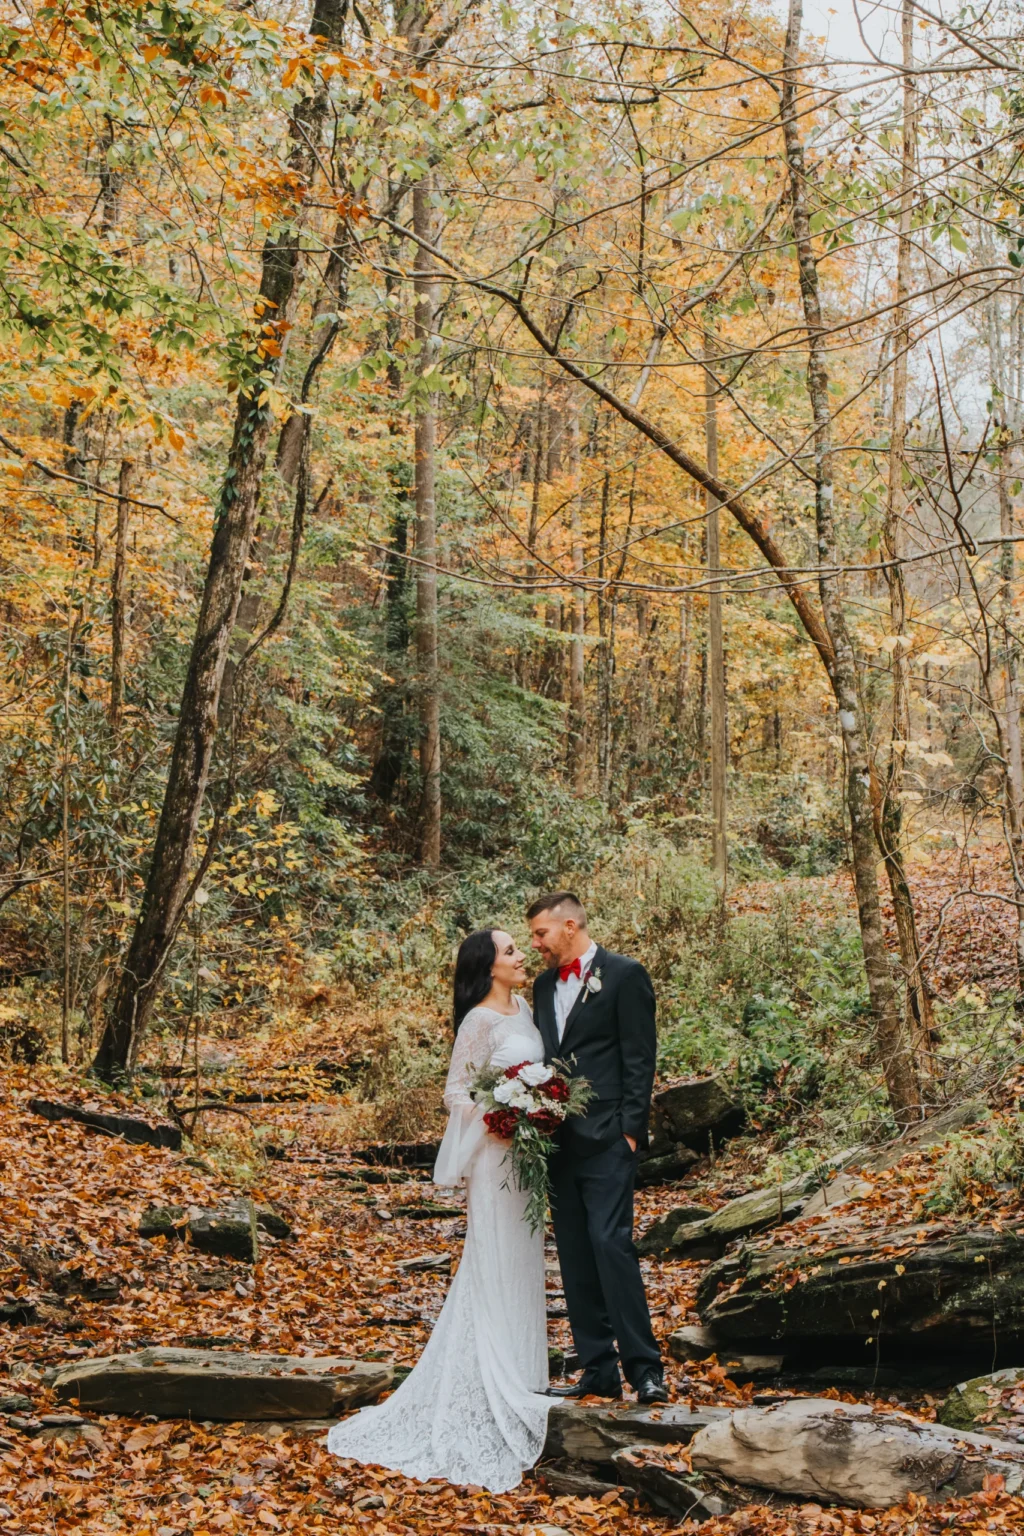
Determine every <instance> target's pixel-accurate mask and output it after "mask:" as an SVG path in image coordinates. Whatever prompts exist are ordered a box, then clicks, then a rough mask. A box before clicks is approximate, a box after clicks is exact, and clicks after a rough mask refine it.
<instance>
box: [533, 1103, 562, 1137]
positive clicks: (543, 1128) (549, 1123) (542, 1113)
mask: <svg viewBox="0 0 1024 1536" xmlns="http://www.w3.org/2000/svg"><path fill="white" fill-rule="evenodd" d="M526 1118H527V1119H528V1120H529V1121H530V1123H531V1125H535V1126H536V1127H537V1129H538V1131H540V1133H541V1135H542V1136H553V1135H554V1134H555V1132H556V1131H557V1130H558V1127H559V1126H560V1125H561V1123H562V1122H561V1120H559V1118H558V1116H557V1115H550V1114H548V1112H547V1110H545V1109H535V1110H534V1111H533V1113H532V1115H527V1117H526Z"/></svg>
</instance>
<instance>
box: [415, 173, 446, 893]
mask: <svg viewBox="0 0 1024 1536" xmlns="http://www.w3.org/2000/svg"><path fill="white" fill-rule="evenodd" d="M433 185H434V178H433V176H432V175H427V176H425V177H424V178H423V179H422V180H421V181H419V182H417V184H416V186H415V187H414V189H413V194H412V201H413V214H412V219H413V229H414V230H415V232H416V234H417V235H419V236H420V237H422V238H424V239H427V240H432V239H433V230H432V225H433V222H434V220H433V210H432V208H431V193H432V190H433ZM434 267H435V261H434V258H433V257H432V256H431V255H430V254H429V253H428V252H427V251H426V250H425V249H424V247H423V246H422V245H417V247H416V263H415V269H414V270H415V277H414V286H415V290H416V317H415V335H416V340H417V343H418V345H419V373H420V379H421V381H424V382H425V384H426V389H425V392H424V393H421V394H419V395H418V396H417V404H416V449H415V454H416V558H417V562H418V564H417V567H416V658H417V663H418V670H419V678H418V686H419V707H420V782H421V792H422V800H421V807H420V858H421V859H422V861H423V863H424V864H427V865H431V866H435V865H437V864H440V862H441V697H440V669H439V665H438V635H437V504H436V500H435V488H434V466H435V455H436V448H437V443H436V437H437V403H436V395H435V394H434V392H433V391H432V390H431V388H430V384H429V373H430V371H431V369H432V368H433V366H434V363H435V360H436V355H437V335H436V324H437V283H436V281H435V279H434V277H433V276H432V273H433V270H434ZM421 388H422V385H421Z"/></svg>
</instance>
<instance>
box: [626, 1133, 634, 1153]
mask: <svg viewBox="0 0 1024 1536" xmlns="http://www.w3.org/2000/svg"><path fill="white" fill-rule="evenodd" d="M625 1140H626V1146H627V1147H628V1148H629V1150H630V1151H631V1152H635V1151H636V1137H635V1136H627V1137H626V1138H625Z"/></svg>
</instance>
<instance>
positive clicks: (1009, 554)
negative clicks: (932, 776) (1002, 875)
mask: <svg viewBox="0 0 1024 1536" xmlns="http://www.w3.org/2000/svg"><path fill="white" fill-rule="evenodd" d="M1001 436H1002V441H1001V442H1000V446H999V471H998V473H999V534H1000V537H1001V538H1002V540H1003V543H1002V546H1001V548H1000V554H999V610H1000V611H999V627H1000V629H1001V631H1002V636H1001V638H1002V645H1001V647H1000V649H1001V650H1002V653H1003V654H1002V661H1003V714H1004V719H1005V727H1004V731H1005V738H1006V757H1007V764H1006V810H1007V820H1008V821H1009V824H1010V838H1011V844H1012V848H1013V874H1014V887H1015V889H1014V895H1015V896H1016V898H1017V990H1018V992H1019V993H1020V994H1021V996H1024V757H1022V752H1021V737H1020V702H1021V701H1020V684H1019V680H1018V676H1017V671H1018V654H1017V640H1016V636H1015V634H1014V612H1013V584H1014V580H1015V578H1016V564H1017V561H1016V555H1015V553H1014V550H1015V546H1014V543H1013V537H1014V534H1015V532H1016V529H1015V527H1014V516H1013V503H1012V502H1011V500H1010V491H1009V487H1008V485H1007V483H1006V482H1007V477H1008V472H1009V471H1008V466H1007V463H1006V457H1007V445H1006V440H1005V439H1006V436H1007V434H1006V431H1005V429H1004V430H1003V432H1002V434H1001Z"/></svg>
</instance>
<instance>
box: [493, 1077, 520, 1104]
mask: <svg viewBox="0 0 1024 1536" xmlns="http://www.w3.org/2000/svg"><path fill="white" fill-rule="evenodd" d="M518 1087H519V1084H518V1083H517V1082H516V1080H515V1078H514V1077H503V1078H502V1080H501V1082H500V1083H495V1085H494V1097H495V1098H496V1099H497V1101H498V1103H499V1104H511V1103H512V1095H513V1094H514V1093H515V1091H516V1089H517V1088H518Z"/></svg>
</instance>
